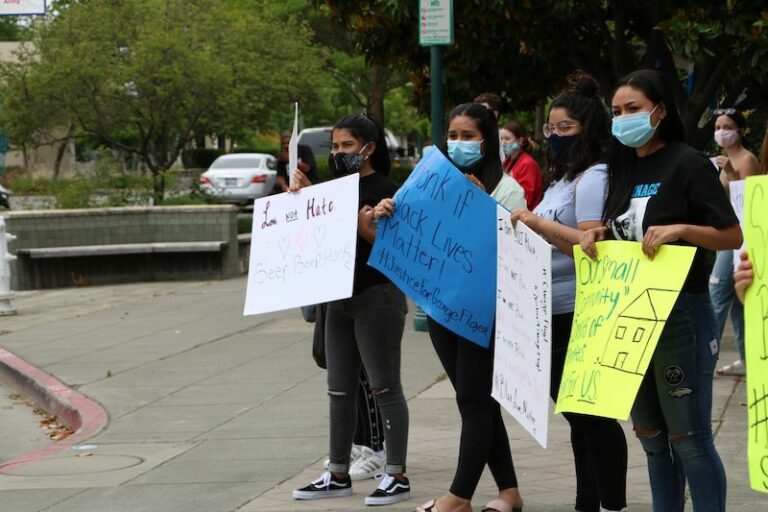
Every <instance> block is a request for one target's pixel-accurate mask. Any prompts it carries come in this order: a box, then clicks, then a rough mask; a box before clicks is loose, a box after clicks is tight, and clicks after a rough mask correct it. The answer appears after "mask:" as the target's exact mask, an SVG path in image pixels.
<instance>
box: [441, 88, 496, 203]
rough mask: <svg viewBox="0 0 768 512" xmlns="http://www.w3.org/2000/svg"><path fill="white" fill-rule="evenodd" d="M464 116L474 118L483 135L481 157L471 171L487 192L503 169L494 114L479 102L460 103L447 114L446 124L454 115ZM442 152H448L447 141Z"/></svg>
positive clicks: (492, 188) (491, 188)
mask: <svg viewBox="0 0 768 512" xmlns="http://www.w3.org/2000/svg"><path fill="white" fill-rule="evenodd" d="M459 116H466V117H469V118H470V119H472V120H474V121H475V123H476V124H477V129H478V130H479V131H480V133H481V134H482V135H483V139H484V142H483V147H484V152H483V158H482V160H480V162H478V163H477V164H475V165H474V166H473V167H472V169H471V171H472V174H474V175H475V177H476V178H477V179H478V180H480V183H482V184H483V187H485V191H486V192H488V193H489V194H490V193H491V192H493V190H494V189H495V188H496V185H498V184H499V181H501V177H502V176H503V175H504V170H503V169H502V168H501V158H500V157H499V126H498V124H497V123H496V116H494V115H493V112H491V111H490V110H489V109H488V108H487V107H485V106H484V105H481V104H479V103H462V104H461V105H458V106H456V107H454V109H453V110H451V113H450V114H449V115H448V126H450V125H451V121H453V119H454V118H455V117H459ZM442 150H443V153H444V154H446V155H447V154H448V143H447V142H446V143H445V144H444V146H443V147H442Z"/></svg>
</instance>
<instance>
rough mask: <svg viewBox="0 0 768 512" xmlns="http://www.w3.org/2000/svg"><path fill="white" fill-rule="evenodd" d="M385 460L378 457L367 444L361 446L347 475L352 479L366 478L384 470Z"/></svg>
mask: <svg viewBox="0 0 768 512" xmlns="http://www.w3.org/2000/svg"><path fill="white" fill-rule="evenodd" d="M386 463H387V460H386V459H385V458H384V457H379V456H378V455H377V454H376V452H374V451H373V450H371V449H370V448H368V447H367V446H361V451H360V457H358V458H357V459H356V460H355V462H353V463H352V465H350V467H349V477H350V478H351V479H352V480H366V479H368V478H373V477H375V476H376V475H377V474H380V473H382V472H383V471H384V466H385V465H386Z"/></svg>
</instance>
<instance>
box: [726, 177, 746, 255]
mask: <svg viewBox="0 0 768 512" xmlns="http://www.w3.org/2000/svg"><path fill="white" fill-rule="evenodd" d="M744 182H745V180H738V181H731V182H730V183H729V184H728V186H729V187H730V196H731V206H733V211H734V212H736V217H738V218H739V224H741V226H742V229H743V227H744ZM746 250H747V246H746V245H745V243H744V242H742V244H741V247H739V250H738V251H734V252H733V268H736V267H738V266H739V262H740V261H741V260H740V259H739V255H740V254H741V253H742V252H744V251H746Z"/></svg>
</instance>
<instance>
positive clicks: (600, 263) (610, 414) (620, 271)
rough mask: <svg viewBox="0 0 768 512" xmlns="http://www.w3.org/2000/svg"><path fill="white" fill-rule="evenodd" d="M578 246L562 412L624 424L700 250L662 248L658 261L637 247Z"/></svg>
mask: <svg viewBox="0 0 768 512" xmlns="http://www.w3.org/2000/svg"><path fill="white" fill-rule="evenodd" d="M597 254H598V257H597V260H596V261H592V260H591V259H590V258H589V257H588V256H587V255H586V254H584V252H583V251H582V250H581V248H580V247H578V246H576V247H574V250H573V255H574V259H575V263H576V304H575V310H574V314H573V326H572V328H571V339H570V341H569V342H568V352H567V353H566V359H565V369H564V370H563V380H562V382H561V383H560V390H559V393H558V397H557V407H556V408H555V413H558V412H578V413H584V414H591V415H593V416H603V417H606V418H616V419H621V420H625V419H627V418H628V417H629V412H630V410H631V409H632V404H633V403H634V401H635V397H636V396H637V390H638V389H639V388H640V383H641V382H642V380H643V376H644V375H645V372H646V370H647V369H648V364H649V363H650V362H651V357H652V356H653V352H654V350H656V344H657V343H658V341H659V336H660V335H661V332H662V330H663V329H664V325H665V323H666V321H667V317H668V316H669V313H670V312H671V311H672V307H673V306H674V305H675V302H676V301H677V296H678V295H679V294H680V290H681V289H682V287H683V283H684V282H685V279H686V276H687V275H688V270H689V269H690V267H691V263H692V262H693V256H694V254H695V249H694V248H693V247H681V246H675V245H663V246H661V248H660V249H659V252H658V253H657V254H656V257H655V258H654V259H653V261H651V260H649V259H648V258H647V257H646V256H645V255H644V254H643V252H642V250H641V245H640V243H639V242H617V241H609V242H599V243H598V244H597Z"/></svg>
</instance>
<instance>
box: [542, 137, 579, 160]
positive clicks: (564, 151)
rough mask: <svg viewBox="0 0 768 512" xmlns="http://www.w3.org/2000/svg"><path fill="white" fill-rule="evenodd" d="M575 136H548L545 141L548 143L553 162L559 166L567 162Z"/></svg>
mask: <svg viewBox="0 0 768 512" xmlns="http://www.w3.org/2000/svg"><path fill="white" fill-rule="evenodd" d="M576 137H577V135H564V136H563V135H558V134H556V133H553V134H552V135H550V136H549V139H547V141H548V142H549V150H550V151H552V156H553V157H555V161H556V162H557V163H560V164H565V163H567V162H568V157H569V156H570V153H571V146H572V145H573V143H574V142H575V141H576Z"/></svg>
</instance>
